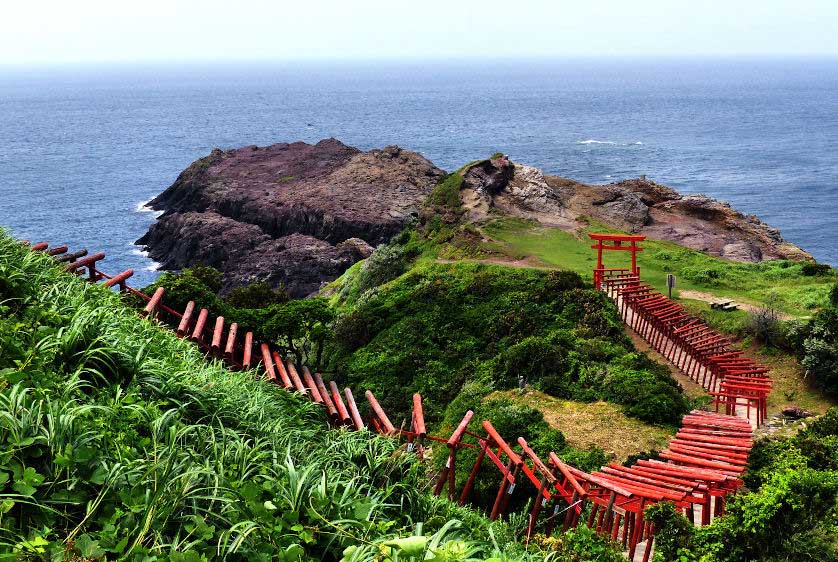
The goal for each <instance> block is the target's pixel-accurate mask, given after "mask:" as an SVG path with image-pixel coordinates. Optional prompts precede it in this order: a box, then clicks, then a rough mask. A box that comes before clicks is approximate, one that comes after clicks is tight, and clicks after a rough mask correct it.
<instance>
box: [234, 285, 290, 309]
mask: <svg viewBox="0 0 838 562" xmlns="http://www.w3.org/2000/svg"><path fill="white" fill-rule="evenodd" d="M288 300H289V297H288V293H287V292H285V287H279V288H277V289H272V288H271V286H270V285H268V284H267V283H253V284H251V285H246V286H244V287H236V288H235V289H233V290H231V291H230V292H229V293H227V295H226V296H225V297H224V301H225V302H226V303H227V304H228V305H229V306H231V307H233V308H251V309H256V308H267V307H269V306H271V305H274V304H283V303H286V302H288Z"/></svg>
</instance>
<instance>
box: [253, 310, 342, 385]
mask: <svg viewBox="0 0 838 562" xmlns="http://www.w3.org/2000/svg"><path fill="white" fill-rule="evenodd" d="M264 314H265V323H264V326H265V331H266V332H267V334H266V335H268V336H269V337H270V338H271V339H272V340H273V341H274V342H275V343H277V345H279V346H280V347H282V348H283V349H284V351H285V352H286V353H291V354H293V355H294V358H295V359H296V361H297V363H298V364H303V363H306V364H308V365H309V366H311V368H312V369H315V370H317V369H319V368H320V365H321V362H322V358H323V344H324V343H325V342H326V340H327V339H328V337H329V335H330V334H331V330H330V328H329V326H330V324H331V322H332V321H333V320H334V318H335V313H334V310H333V309H332V307H331V306H329V302H328V301H327V300H326V299H324V298H322V297H314V298H310V299H300V300H292V301H289V302H287V303H285V304H281V305H274V306H272V307H270V308H268V309H266V310H265V312H264Z"/></svg>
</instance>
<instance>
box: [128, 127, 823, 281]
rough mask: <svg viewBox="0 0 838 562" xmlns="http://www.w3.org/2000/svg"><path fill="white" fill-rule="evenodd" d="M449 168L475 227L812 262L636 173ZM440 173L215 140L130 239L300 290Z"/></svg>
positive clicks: (296, 148)
mask: <svg viewBox="0 0 838 562" xmlns="http://www.w3.org/2000/svg"><path fill="white" fill-rule="evenodd" d="M459 173H461V174H462V175H463V179H464V181H463V188H462V190H461V198H462V201H463V207H464V208H465V210H466V213H465V217H466V218H467V219H468V220H472V221H476V222H477V221H481V220H483V219H486V218H488V217H489V216H490V213H491V216H496V215H497V214H498V213H500V214H506V215H511V216H516V217H522V218H527V219H531V220H536V221H538V222H539V223H541V224H544V225H545V226H554V227H558V228H563V229H566V230H577V229H579V228H581V227H582V226H584V225H585V224H586V223H587V221H589V220H595V221H598V222H601V223H604V224H607V225H609V226H612V227H614V228H619V229H622V230H625V231H629V232H634V233H640V234H646V235H647V236H649V237H651V238H657V239H662V240H671V241H673V242H677V243H679V244H682V245H684V246H686V247H689V248H693V249H696V250H701V251H704V252H707V253H709V254H712V255H715V256H719V257H723V258H726V259H730V260H736V261H746V262H757V261H762V260H768V259H791V260H811V259H812V258H811V256H810V255H809V254H807V253H806V252H804V251H803V250H801V249H800V248H798V247H796V246H794V245H792V244H789V243H787V242H785V241H784V240H783V238H782V236H781V234H780V232H779V231H778V230H777V229H775V228H772V227H770V226H768V225H766V224H765V223H763V222H762V221H760V220H759V219H758V218H757V217H755V216H753V215H745V214H743V213H740V212H738V211H736V210H735V209H732V208H731V207H730V206H729V205H728V204H726V203H724V202H720V201H717V200H715V199H712V198H709V197H706V196H703V195H681V194H679V193H678V192H676V191H675V190H673V189H671V188H669V187H666V186H664V185H659V184H656V183H654V182H652V181H649V180H646V179H631V180H625V181H621V182H617V183H612V184H608V185H586V184H582V183H579V182H576V181H573V180H570V179H566V178H562V177H558V176H551V175H547V174H544V173H543V172H541V171H540V170H538V169H536V168H533V167H530V166H526V165H522V164H518V163H515V162H512V161H510V160H508V159H507V158H506V157H502V156H501V157H498V158H493V159H487V160H483V161H479V162H476V163H473V164H471V165H469V166H466V167H465V168H463V169H462V170H460V172H459ZM444 176H445V172H444V171H443V170H441V169H439V168H437V167H436V166H435V165H434V164H433V163H431V162H430V161H429V160H427V159H426V158H424V157H423V156H421V155H420V154H418V153H416V152H412V151H409V150H405V149H402V148H399V147H396V146H391V147H386V148H384V149H381V150H370V151H368V152H363V151H361V150H358V149H356V148H353V147H351V146H347V145H345V144H343V143H341V142H340V141H338V140H335V139H327V140H323V141H320V142H318V143H317V144H313V145H312V144H306V143H303V142H296V143H291V144H287V143H282V144H275V145H271V146H268V147H257V146H247V147H243V148H238V149H234V150H217V149H216V150H213V151H212V153H210V154H209V155H208V156H206V157H204V158H201V159H200V160H197V161H196V162H194V163H193V164H192V165H190V166H189V167H188V168H187V169H186V170H184V171H183V172H182V173H181V174H180V176H179V177H178V178H177V180H176V181H175V183H174V184H172V186H171V187H169V188H168V189H167V190H166V191H164V192H163V193H161V194H160V195H159V196H158V197H156V198H155V199H153V200H152V201H151V202H149V204H148V205H149V206H150V207H151V208H153V209H155V210H159V211H163V214H162V215H161V216H160V217H159V219H158V220H157V222H156V223H155V224H154V225H152V227H151V228H150V229H149V231H148V232H147V233H146V234H145V235H144V236H143V237H142V238H140V240H138V241H137V243H138V244H140V245H143V246H145V247H146V249H147V250H148V251H149V255H150V256H151V257H152V258H153V259H155V260H156V261H158V262H160V263H161V264H162V267H163V268H164V269H169V270H177V269H182V268H184V267H189V266H192V265H197V264H204V265H210V266H213V267H216V268H218V269H220V270H221V271H222V272H223V273H224V277H223V279H224V288H223V289H222V290H223V291H226V290H229V289H230V288H233V287H236V286H241V285H245V284H248V283H253V282H256V281H265V282H267V283H269V284H270V285H271V286H274V287H276V286H279V285H280V284H282V285H284V286H285V287H286V289H287V291H288V293H289V294H290V295H291V296H293V297H302V296H306V295H309V294H311V293H313V292H315V291H317V290H318V289H319V288H320V287H321V286H322V284H323V283H325V282H328V281H331V280H334V279H336V278H337V277H338V276H340V275H341V274H342V273H343V272H344V271H345V270H346V269H347V268H349V267H350V266H351V265H352V264H354V263H356V262H358V261H359V260H362V259H364V258H366V257H367V256H369V255H370V253H371V252H372V251H373V249H374V247H375V246H376V245H378V244H381V243H383V242H386V241H387V240H388V239H389V238H390V237H392V236H393V235H395V234H397V233H398V232H400V231H401V230H402V229H403V228H404V227H405V225H406V224H407V223H408V222H409V221H411V220H412V219H413V218H414V217H416V216H417V215H418V214H419V211H420V209H421V207H422V204H423V202H424V201H425V199H426V198H427V197H428V195H429V194H430V193H431V191H432V190H433V188H434V186H436V184H437V183H438V182H439V181H440V180H441V179H442V178H443V177H444Z"/></svg>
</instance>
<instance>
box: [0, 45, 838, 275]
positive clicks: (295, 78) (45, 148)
mask: <svg viewBox="0 0 838 562" xmlns="http://www.w3.org/2000/svg"><path fill="white" fill-rule="evenodd" d="M328 137H335V138H338V139H340V140H342V141H343V142H345V143H347V144H351V145H353V146H356V147H358V148H361V149H365V150H366V149H370V148H376V147H384V146H386V145H392V144H397V145H399V146H402V147H405V148H409V149H411V150H415V151H418V152H420V153H422V154H423V155H425V156H426V157H427V158H429V159H430V160H432V161H433V162H434V163H435V164H436V165H437V166H439V167H441V168H444V169H447V170H453V169H456V168H458V167H459V166H461V165H462V164H464V163H466V162H469V161H472V160H475V159H478V158H481V157H486V156H488V155H490V154H492V153H494V152H497V151H501V152H504V153H506V154H508V155H509V156H510V157H511V158H512V159H514V160H516V161H518V162H521V163H525V164H529V165H533V166H536V167H539V168H542V169H544V170H545V171H546V172H549V173H551V174H558V175H562V176H567V177H570V178H574V179H577V180H580V181H583V182H589V183H609V182H613V181H617V180H620V179H623V178H632V177H638V176H640V175H641V174H645V175H646V176H647V177H648V178H650V179H653V180H655V181H657V182H659V183H663V184H666V185H669V186H672V187H674V188H676V189H678V190H680V191H682V192H686V193H706V194H708V195H711V196H713V197H717V198H720V199H723V200H726V201H729V202H730V203H731V204H732V205H733V206H734V207H735V208H737V209H739V210H741V211H743V212H746V213H753V214H756V215H758V216H759V217H761V218H762V219H763V220H765V221H766V222H768V223H769V224H771V225H773V226H776V227H778V228H779V229H780V230H781V231H782V233H783V235H784V236H785V237H786V239H788V240H789V241H791V242H793V243H795V244H797V245H799V246H801V247H803V248H804V249H806V250H807V251H809V252H811V253H812V254H813V255H814V256H815V257H816V258H817V259H818V260H819V261H823V262H827V263H830V264H833V265H836V266H838V242H836V239H835V236H836V235H838V59H803V58H788V59H625V60H623V59H590V60H587V59H573V60H501V61H490V60H486V61H476V60H470V61H462V60H461V61H456V60H454V61H443V60H433V61H420V60H413V61H402V62H395V61H367V62H283V63H279V62H277V63H268V62H242V63H235V64H234V63H218V64H213V63H209V62H207V63H190V64H184V63H165V64H164V63H157V64H154V65H152V64H135V65H105V64H100V65H87V66H85V65H71V66H62V67H48V66H39V67H31V68H23V67H0V226H5V227H6V228H8V229H9V230H10V231H11V233H12V234H14V235H15V236H18V237H20V238H28V239H31V240H33V241H40V240H46V241H49V242H51V243H53V244H69V245H70V246H71V247H72V248H82V247H84V248H89V249H90V250H91V251H93V250H101V251H104V252H105V253H106V254H107V260H106V262H105V263H104V264H103V269H104V270H106V271H111V272H118V271H121V270H123V269H127V268H133V269H135V270H136V272H137V273H136V275H135V278H134V284H135V285H137V286H143V285H145V284H147V283H149V282H151V281H152V280H153V279H154V278H155V277H156V276H157V275H158V274H159V272H158V270H157V268H158V265H159V264H156V263H154V262H153V261H152V260H150V259H149V258H148V257H147V255H145V254H144V252H143V251H142V249H141V248H138V247H137V246H135V245H134V242H135V241H136V240H137V239H138V238H139V237H140V236H141V235H142V234H143V233H144V232H145V231H146V230H147V228H148V227H149V225H150V224H152V223H153V222H154V220H155V218H156V214H155V213H153V212H151V211H149V210H148V209H146V208H145V207H144V206H143V205H144V203H145V202H147V201H148V200H149V199H151V198H152V197H154V196H155V195H157V194H158V193H160V192H161V191H163V190H164V189H166V188H167V187H168V186H169V185H171V183H172V182H173V181H174V180H175V178H176V177H177V176H178V173H179V172H180V171H181V170H183V169H184V168H185V167H186V166H188V165H189V164H190V163H191V162H192V161H194V160H195V159H197V158H200V157H201V156H204V155H206V154H207V153H209V152H210V150H212V149H213V148H215V147H221V148H232V147H238V146H242V145H251V144H257V145H268V144H271V143H277V142H291V141H297V140H303V141H307V142H316V141H318V140H320V139H323V138H328Z"/></svg>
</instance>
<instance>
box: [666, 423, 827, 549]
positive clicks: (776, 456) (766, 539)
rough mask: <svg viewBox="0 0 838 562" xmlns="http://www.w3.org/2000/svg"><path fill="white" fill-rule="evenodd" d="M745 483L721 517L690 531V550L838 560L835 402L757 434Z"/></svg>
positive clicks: (730, 500) (729, 502)
mask: <svg viewBox="0 0 838 562" xmlns="http://www.w3.org/2000/svg"><path fill="white" fill-rule="evenodd" d="M745 483H746V485H747V486H748V491H744V492H740V493H739V494H736V495H735V496H732V497H730V498H729V501H728V505H727V507H726V510H725V511H726V514H725V516H724V517H721V518H717V519H715V520H714V521H713V524H712V525H710V526H709V527H704V528H701V529H697V530H696V531H695V536H694V540H693V543H692V551H691V555H692V556H694V557H695V558H700V559H701V560H702V561H707V562H740V561H743V560H766V561H770V562H773V561H776V562H780V561H786V560H801V561H812V562H815V561H821V560H836V559H838V542H836V540H835V537H836V536H838V408H832V409H830V410H829V411H828V412H827V414H826V415H824V416H822V417H821V418H819V419H817V420H815V421H814V422H812V423H811V424H810V425H809V427H808V428H806V429H804V430H802V431H800V432H799V433H798V434H797V435H795V436H792V437H785V438H771V439H762V440H759V441H757V442H756V443H755V444H754V448H753V449H752V450H751V454H750V456H749V459H748V471H747V473H746V476H745ZM658 544H659V545H660V543H658ZM681 544H683V543H681ZM691 559H692V558H688V560H691Z"/></svg>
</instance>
